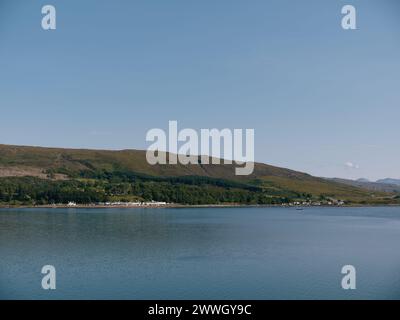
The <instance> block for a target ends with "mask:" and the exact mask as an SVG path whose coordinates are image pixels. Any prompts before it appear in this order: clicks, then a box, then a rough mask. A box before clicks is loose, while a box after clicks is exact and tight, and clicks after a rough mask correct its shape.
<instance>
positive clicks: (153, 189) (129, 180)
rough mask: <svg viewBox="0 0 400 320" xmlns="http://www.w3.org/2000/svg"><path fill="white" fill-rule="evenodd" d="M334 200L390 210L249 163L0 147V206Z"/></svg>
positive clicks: (371, 193) (322, 182)
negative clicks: (158, 160)
mask: <svg viewBox="0 0 400 320" xmlns="http://www.w3.org/2000/svg"><path fill="white" fill-rule="evenodd" d="M329 198H332V199H340V200H344V201H346V202H347V203H354V204H361V203H362V204H389V203H398V202H399V198H398V195H397V194H396V193H387V192H380V191H375V190H368V189H365V188H361V187H357V186H351V185H348V184H344V183H340V182H337V181H330V180H326V179H322V178H317V177H313V176H311V175H308V174H305V173H301V172H297V171H293V170H289V169H283V168H278V167H274V166H270V165H266V164H262V163H256V164H255V169H254V172H253V174H252V175H250V176H236V175H235V166H233V165H222V164H221V165H202V164H196V165H188V166H185V165H181V164H178V165H154V166H153V165H149V164H148V163H147V161H146V153H145V151H140V150H122V151H107V150H84V149H61V148H42V147H25V146H9V145H0V202H2V203H3V204H4V203H16V204H19V203H32V204H45V203H53V202H55V203H58V202H66V201H77V202H84V203H87V202H99V201H107V200H108V201H109V200H126V201H128V200H133V199H144V200H159V201H167V202H178V203H188V204H207V203H252V204H270V203H282V202H289V201H295V200H302V201H304V200H313V201H318V200H321V199H329Z"/></svg>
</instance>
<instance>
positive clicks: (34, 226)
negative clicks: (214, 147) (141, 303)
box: [0, 208, 400, 299]
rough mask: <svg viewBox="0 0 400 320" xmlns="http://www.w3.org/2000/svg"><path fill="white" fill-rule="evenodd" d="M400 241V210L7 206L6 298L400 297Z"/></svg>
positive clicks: (3, 219)
mask: <svg viewBox="0 0 400 320" xmlns="http://www.w3.org/2000/svg"><path fill="white" fill-rule="evenodd" d="M399 245H400V208H309V209H306V210H304V211H296V210H294V209H291V208H201V209H195V208H193V209H186V208H185V209H151V208H147V209H2V210H0V259H1V260H0V298H3V299H21V298H22V299H60V298H61V299H64V298H74V299H103V298H104V299H105V298H110V299H113V298H116V299H354V298H356V299H360V298H378V299H380V298H381V299H384V298H386V299H397V298H400V250H398V247H399ZM47 264H51V265H54V266H55V267H56V270H57V289H56V290H54V291H45V290H43V289H41V279H42V276H43V275H42V274H41V273H40V271H41V268H42V266H44V265H47ZM346 264H351V265H354V266H355V267H356V268H357V289H356V290H352V291H345V290H343V289H341V286H340V283H341V279H342V274H341V273H340V271H341V268H342V266H343V265H346Z"/></svg>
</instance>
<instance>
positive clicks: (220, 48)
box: [0, 0, 400, 179]
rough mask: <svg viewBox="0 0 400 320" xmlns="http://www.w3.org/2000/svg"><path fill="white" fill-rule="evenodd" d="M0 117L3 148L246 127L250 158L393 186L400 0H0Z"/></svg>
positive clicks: (101, 144) (127, 140)
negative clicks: (252, 138)
mask: <svg viewBox="0 0 400 320" xmlns="http://www.w3.org/2000/svg"><path fill="white" fill-rule="evenodd" d="M45 4H53V5H54V6H55V7H56V9H57V30H56V31H43V30H42V29H41V18H42V14H41V7H42V6H43V5H45ZM344 4H353V5H354V6H355V7H356V9H357V24H358V25H357V27H358V30H356V31H344V30H343V29H342V28H341V23H340V21H341V12H340V11H341V7H342V6H343V5H344ZM0 111H1V126H0V143H6V144H22V145H40V146H60V147H79V148H81V147H84V148H105V149H123V148H134V149H145V148H146V147H147V146H148V144H147V143H146V141H145V135H146V132H147V130H149V129H151V128H157V127H160V128H167V125H168V120H178V123H179V126H180V128H184V127H190V128H195V129H200V128H213V127H216V128H220V129H223V128H232V129H233V128H254V129H255V134H256V149H255V151H256V160H257V161H261V162H266V163H269V164H273V165H278V166H283V167H288V168H291V169H296V170H301V171H305V172H308V173H311V174H313V175H318V176H328V177H334V176H335V177H344V178H359V177H366V178H370V179H378V178H385V177H393V178H400V170H399V169H400V165H399V159H400V148H399V141H400V139H399V138H400V125H399V123H400V2H399V1H397V0H392V1H391V0H386V1H385V0H379V1H378V0H362V1H358V0H348V1H339V0H337V1H336V0H329V1H321V0H315V1H311V0H310V1H308V0H304V1H289V0H286V1H282V0H276V1H267V0H262V1H261V0H260V1H258V0H252V1H245V0H241V1H237V0H229V1H228V0H219V1H211V0H201V1H200V0H181V1H176V0H169V1H165V0H153V1H111V0H108V1H94V0H90V1H89V0H84V1H82V0H81V1H77V0H68V1H67V0H63V1H58V0H46V1H36V0H31V1H22V0H20V1H16V0H12V1H11V0H9V1H7V0H0ZM346 163H348V165H347V166H346ZM349 163H352V164H353V168H351V167H350V164H349Z"/></svg>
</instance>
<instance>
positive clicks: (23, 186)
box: [0, 171, 290, 205]
mask: <svg viewBox="0 0 400 320" xmlns="http://www.w3.org/2000/svg"><path fill="white" fill-rule="evenodd" d="M52 174H53V173H52V172H49V175H50V176H51V175H52ZM134 200H141V201H151V200H154V201H165V202H169V203H181V204H192V205H196V204H220V203H242V204H280V203H288V202H290V198H289V196H286V195H273V194H267V193H266V192H265V191H264V190H263V189H262V188H260V187H257V186H252V185H246V184H242V183H237V182H234V181H228V180H221V179H213V178H208V177H194V176H190V177H166V178H160V177H149V176H140V175H137V174H134V173H131V172H107V171H101V172H98V171H93V172H88V171H84V172H81V173H80V174H79V176H77V177H75V178H73V179H70V180H51V179H49V180H45V179H39V178H34V177H11V178H0V203H3V204H37V205H45V204H53V203H55V204H58V203H64V204H65V203H68V202H69V201H74V202H76V203H80V204H89V203H98V202H108V201H134Z"/></svg>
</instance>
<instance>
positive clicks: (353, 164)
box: [344, 161, 360, 169]
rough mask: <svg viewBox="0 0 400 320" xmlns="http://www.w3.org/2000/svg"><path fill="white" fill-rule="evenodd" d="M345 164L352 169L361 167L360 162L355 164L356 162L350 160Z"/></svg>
mask: <svg viewBox="0 0 400 320" xmlns="http://www.w3.org/2000/svg"><path fill="white" fill-rule="evenodd" d="M344 165H345V166H346V167H347V168H350V169H359V168H360V166H359V165H358V164H355V163H353V162H350V161H347V162H346V163H345V164H344Z"/></svg>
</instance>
